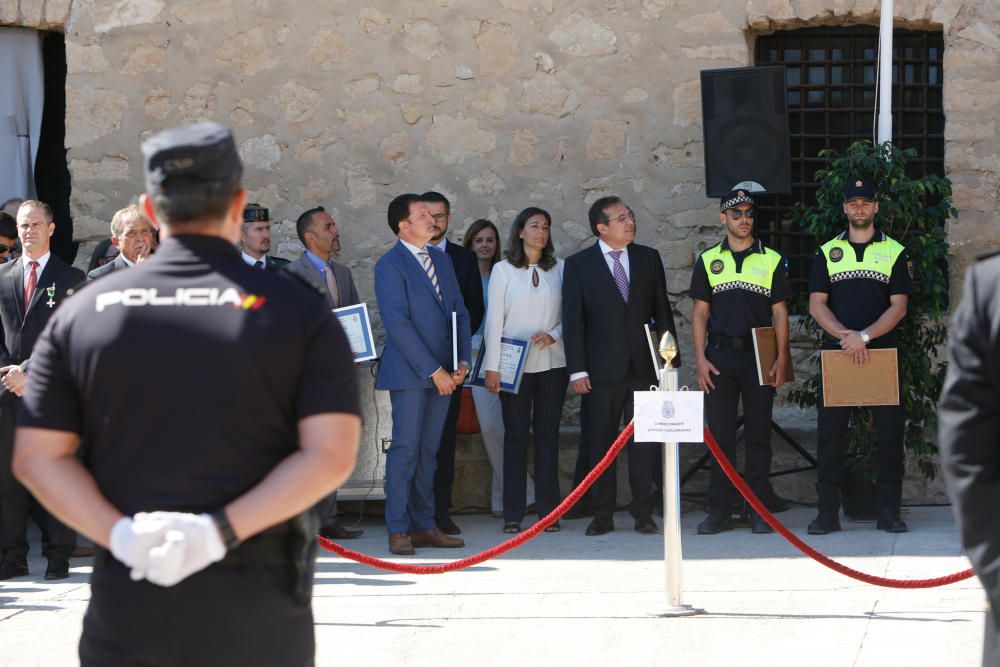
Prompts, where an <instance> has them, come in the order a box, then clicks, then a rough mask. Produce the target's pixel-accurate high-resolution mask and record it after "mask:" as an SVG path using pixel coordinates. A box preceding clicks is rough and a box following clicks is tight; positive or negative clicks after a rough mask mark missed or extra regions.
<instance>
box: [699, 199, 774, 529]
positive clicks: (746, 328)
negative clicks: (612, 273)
mask: <svg viewBox="0 0 1000 667" xmlns="http://www.w3.org/2000/svg"><path fill="white" fill-rule="evenodd" d="M753 204H754V202H753V199H752V198H751V197H750V195H749V194H748V193H747V192H746V191H745V190H734V191H732V192H730V193H729V194H727V195H726V196H725V197H723V198H722V202H721V205H720V209H721V211H720V213H719V219H720V220H721V222H722V224H723V226H724V227H725V229H726V238H724V239H723V240H722V241H721V242H720V243H717V244H716V245H714V246H712V247H711V248H708V249H707V250H705V251H704V252H702V253H701V257H699V258H698V261H697V262H695V266H694V273H693V274H692V276H691V290H690V294H691V298H692V299H693V300H694V312H693V314H692V316H691V333H692V336H693V338H694V349H695V364H696V368H697V373H698V384H699V385H700V386H701V389H702V391H704V392H705V419H706V421H707V422H708V427H709V429H710V430H711V431H712V434H713V435H714V436H715V438H716V439H717V440H718V442H719V444H720V445H721V447H722V449H723V450H724V451H725V452H726V454H727V456H729V457H730V458H732V456H733V453H734V450H735V448H736V421H737V417H736V413H737V408H738V406H739V402H740V398H741V397H742V399H743V421H744V434H745V440H746V446H747V450H746V466H745V471H746V472H745V477H746V480H747V483H748V484H749V485H750V488H751V489H753V491H754V493H756V494H757V496H758V497H759V498H761V499H762V500H763V501H765V502H767V503H768V505H769V507H773V508H774V509H784V508H785V507H786V505H784V501H782V500H781V499H779V498H778V497H777V496H776V495H775V494H774V491H773V490H772V489H771V485H770V483H769V482H768V474H769V473H770V471H771V407H772V405H773V403H774V393H775V388H776V387H780V386H781V385H782V384H783V383H784V381H785V371H786V369H787V368H788V366H789V364H791V360H790V355H789V349H788V303H787V301H788V299H789V297H790V296H791V288H790V286H789V283H788V278H787V276H786V271H785V260H784V258H783V257H782V256H781V254H780V253H778V252H777V251H775V250H774V249H772V248H768V247H767V246H765V245H764V244H763V243H762V242H761V241H760V240H759V239H755V238H754V236H753V222H754V206H753ZM770 326H773V327H774V329H775V335H776V338H777V343H778V356H777V359H776V360H775V362H774V364H773V366H772V367H771V368H769V369H767V371H768V377H767V378H765V381H766V382H768V383H770V384H761V382H760V378H759V377H758V374H757V360H756V355H755V353H754V345H753V339H752V338H751V331H750V330H751V329H753V328H756V327H770ZM737 499H738V497H737V495H736V491H735V489H733V486H732V485H731V484H730V483H729V480H727V479H726V476H725V473H723V472H722V470H721V469H720V468H719V466H718V465H713V466H712V473H711V479H710V480H709V487H708V500H709V514H708V518H706V519H705V520H704V521H702V522H701V523H700V524H699V525H698V533H699V534H701V535H714V534H716V533H720V532H722V531H724V530H731V529H732V527H733V523H732V511H733V505H734V503H735V502H736V500H737ZM783 505H784V506H783ZM751 529H752V530H753V532H754V533H758V534H761V533H770V532H773V531H772V529H771V527H770V526H769V525H768V524H767V522H766V521H764V520H763V519H762V518H761V517H760V515H758V514H757V513H756V512H754V513H753V515H752V516H751Z"/></svg>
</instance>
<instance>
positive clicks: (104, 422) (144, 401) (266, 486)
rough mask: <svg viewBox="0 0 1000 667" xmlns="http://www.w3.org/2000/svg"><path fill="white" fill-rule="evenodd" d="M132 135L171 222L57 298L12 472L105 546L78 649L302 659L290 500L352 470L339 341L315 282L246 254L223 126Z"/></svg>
mask: <svg viewBox="0 0 1000 667" xmlns="http://www.w3.org/2000/svg"><path fill="white" fill-rule="evenodd" d="M142 150H143V154H144V156H145V175H146V193H145V194H143V195H142V197H141V199H140V205H141V206H142V207H143V210H144V212H145V213H146V215H147V216H149V218H150V219H151V220H154V219H155V220H157V221H159V222H160V223H162V225H163V227H162V229H163V230H164V231H165V232H166V234H165V236H166V237H167V238H166V240H165V242H164V243H163V245H162V246H161V247H160V250H159V252H157V254H156V255H154V256H153V257H152V258H151V259H150V260H148V261H147V262H144V263H143V264H141V265H139V266H137V267H135V268H133V269H132V270H130V271H119V272H117V273H113V274H111V275H109V276H107V277H106V278H104V279H102V280H100V281H98V282H95V283H93V284H91V285H89V286H88V287H86V288H84V289H82V290H80V291H79V292H78V293H77V294H76V295H75V296H73V297H72V298H71V299H68V300H67V302H66V303H65V304H64V306H63V307H62V308H60V309H59V310H58V311H57V312H56V313H55V315H54V317H53V318H52V320H51V321H50V323H49V326H48V328H47V329H46V331H45V333H44V334H43V336H42V338H41V339H40V341H39V343H38V345H37V347H36V348H35V354H34V356H33V359H32V361H33V366H32V371H33V373H32V377H31V381H30V383H29V385H28V390H27V392H26V394H25V397H24V409H23V411H22V414H21V417H22V419H21V422H20V424H21V428H20V430H19V432H18V435H17V443H16V454H15V463H14V466H15V473H16V474H17V476H18V477H19V478H20V479H21V480H22V481H23V483H24V484H25V485H26V486H28V487H29V488H30V489H31V490H32V491H33V492H34V493H35V494H36V496H37V497H38V498H39V500H41V501H42V503H44V504H45V505H46V506H47V507H48V508H49V509H50V510H51V511H52V512H53V513H54V514H55V515H57V516H58V517H60V518H61V519H62V520H64V521H65V522H66V523H67V524H69V525H70V526H73V527H74V528H76V529H77V530H79V531H80V532H81V533H83V534H85V535H87V536H88V537H90V538H91V539H92V540H94V542H96V543H97V544H98V545H100V546H101V547H103V549H102V550H101V551H100V552H99V554H98V558H97V560H96V562H95V566H94V573H93V577H92V579H91V600H90V605H89V606H88V608H87V613H86V616H85V618H84V623H83V636H82V638H81V640H80V659H81V662H82V663H83V664H84V665H97V664H100V665H109V664H144V665H177V664H185V665H195V664H198V665H202V664H204V665H222V664H229V665H234V664H240V665H276V664H281V665H306V664H312V662H313V656H314V638H313V623H312V611H311V606H310V603H309V599H310V595H309V593H310V590H311V589H310V585H311V581H312V564H313V557H314V555H315V551H314V546H315V540H314V535H315V532H314V530H313V529H314V528H315V525H312V526H310V525H309V523H310V522H309V521H308V520H307V519H306V518H304V517H308V516H310V515H309V513H308V512H307V510H308V509H309V508H310V507H311V506H312V505H313V504H314V503H315V502H316V501H317V500H319V499H320V498H322V497H323V496H325V495H326V494H328V493H329V492H331V491H332V490H333V489H334V488H336V487H337V486H338V485H339V484H340V483H342V482H343V480H345V479H346V478H347V476H348V475H349V474H350V471H351V469H352V467H353V463H354V457H355V454H356V450H357V444H358V437H359V433H360V417H359V416H358V415H359V405H358V392H357V385H356V373H355V370H354V367H353V361H352V355H351V352H350V348H349V346H348V343H347V341H346V338H345V336H344V333H343V331H342V329H341V327H340V326H339V324H338V323H337V321H336V319H335V318H334V316H333V315H332V314H331V313H330V311H329V308H328V307H327V305H326V303H325V301H324V300H323V299H322V298H321V297H320V296H319V295H318V294H317V293H315V292H312V291H310V290H309V289H308V288H307V287H305V286H304V285H301V284H298V283H296V282H294V281H292V280H291V279H288V278H285V277H282V276H280V275H276V274H273V273H270V272H267V271H255V270H253V269H252V268H251V267H248V266H247V265H246V264H244V263H243V261H242V260H241V259H240V255H239V252H238V251H237V250H236V248H235V245H234V244H235V242H236V240H237V238H238V237H239V233H240V225H241V223H242V222H243V208H244V204H245V202H246V193H245V191H244V190H243V189H242V187H241V185H240V176H241V173H242V165H241V163H240V159H239V157H238V155H237V152H236V146H235V143H234V141H233V135H232V133H231V132H230V131H229V130H228V129H226V128H224V127H222V126H221V125H217V124H215V123H200V124H197V125H191V126H186V127H181V128H175V129H171V130H166V131H164V132H161V133H159V134H157V135H154V136H153V137H151V138H150V139H149V140H148V141H147V142H146V143H145V144H144V145H143V147H142ZM247 359H252V360H253V363H247ZM251 416H252V417H251ZM79 443H82V452H81V454H82V455H81V456H80V458H79V459H77V458H76V457H75V456H74V452H75V450H76V448H77V445H78V444H79Z"/></svg>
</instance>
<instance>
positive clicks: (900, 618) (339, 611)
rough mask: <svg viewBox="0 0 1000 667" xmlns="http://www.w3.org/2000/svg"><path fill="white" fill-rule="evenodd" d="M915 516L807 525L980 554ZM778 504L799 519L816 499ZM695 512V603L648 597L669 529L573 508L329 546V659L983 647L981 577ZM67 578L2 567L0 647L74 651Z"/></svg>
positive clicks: (921, 556)
mask: <svg viewBox="0 0 1000 667" xmlns="http://www.w3.org/2000/svg"><path fill="white" fill-rule="evenodd" d="M904 516H905V518H906V520H907V522H908V523H909V525H910V528H911V532H910V533H906V534H903V535H888V534H886V533H882V532H879V531H876V530H875V529H874V527H873V525H872V524H868V523H845V524H844V528H845V530H844V531H843V532H842V533H839V534H834V535H829V536H825V537H811V538H809V542H810V543H812V544H814V545H816V546H818V547H819V548H820V549H821V550H822V551H824V552H825V553H828V554H830V555H831V556H833V557H835V558H838V559H840V560H842V561H843V562H845V563H847V564H848V565H850V566H852V567H855V568H858V569H861V570H864V571H866V572H870V573H874V574H878V575H882V576H888V577H901V578H930V577H936V576H941V575H944V574H948V573H951V572H954V571H956V570H960V569H964V568H966V567H968V563H967V561H966V560H965V559H964V558H963V557H962V556H961V555H960V552H959V548H958V546H957V536H956V533H955V528H954V523H953V521H952V518H951V513H950V510H949V508H947V507H920V508H910V509H908V510H907V511H906V512H905V514H904ZM780 517H781V518H782V519H783V520H784V521H786V523H787V524H788V525H789V526H791V527H792V528H793V530H795V531H796V533H798V534H800V535H805V528H806V525H807V524H808V522H809V520H810V519H811V518H812V510H808V509H793V510H791V511H789V512H786V513H784V514H782V515H780ZM701 518H702V514H701V513H700V512H696V513H693V514H690V515H688V516H686V517H684V522H683V525H684V550H685V562H684V577H685V580H684V584H685V602H688V603H690V604H692V605H695V606H697V607H701V608H703V609H704V610H705V613H704V614H702V615H699V616H692V617H687V618H658V617H656V616H652V615H650V612H654V611H655V610H656V609H657V607H658V606H659V605H660V604H662V603H663V602H664V599H665V597H664V593H663V562H662V538H661V537H658V536H644V535H638V534H636V533H635V532H633V531H632V525H631V520H630V519H628V518H627V517H626V516H625V515H624V514H619V515H617V532H615V533H612V534H610V535H606V536H602V537H597V538H588V537H585V536H584V534H583V531H584V528H585V527H586V521H584V520H581V521H565V522H563V526H564V528H563V531H562V532H560V533H557V534H543V535H541V536H539V537H538V538H536V539H535V540H533V541H531V542H529V543H528V544H527V545H525V546H524V547H522V548H521V549H518V550H517V551H515V552H512V553H511V554H509V555H507V556H504V557H502V558H500V559H497V560H494V561H490V562H487V563H483V564H482V565H480V566H477V567H474V568H471V569H469V570H466V571H463V572H457V573H452V574H447V575H435V576H414V575H398V574H391V573H387V572H383V571H379V570H374V569H371V568H368V567H365V566H362V565H359V564H356V563H353V562H349V561H344V560H342V559H340V558H337V557H333V556H332V555H327V554H324V555H323V556H322V558H321V559H320V562H319V564H318V571H317V575H316V584H317V586H316V598H315V602H314V609H315V617H316V635H317V641H318V655H317V664H319V665H335V664H344V663H345V662H347V663H349V664H352V665H385V664H404V665H435V666H449V665H456V666H459V665H461V666H462V667H468V665H546V666H550V665H602V666H604V665H608V664H629V665H668V664H669V665H726V666H729V665H740V666H742V665H789V666H794V667H803V666H806V665H808V666H823V665H830V666H838V667H839V666H842V665H857V666H867V665H872V666H876V665H877V666H878V667H884V666H885V665H892V664H898V665H907V667H918V666H921V665H927V666H928V667H941V666H944V665H948V666H950V665H976V664H978V663H979V656H980V646H981V634H982V626H983V607H984V597H983V593H982V589H981V588H980V586H979V584H978V582H977V581H976V580H975V579H973V580H969V581H965V582H961V583H959V584H955V585H952V586H948V587H944V588H938V589H932V590H920V591H904V590H894V589H887V588H877V587H873V586H868V585H866V584H862V583H859V582H855V581H853V580H851V579H847V578H844V577H842V576H841V575H838V574H836V573H834V572H831V571H829V570H827V569H825V568H823V567H822V566H820V565H817V564H816V563H814V562H812V561H811V560H809V559H808V558H805V557H804V556H801V555H800V554H798V552H796V551H794V550H793V549H792V548H791V547H790V546H789V545H788V544H786V543H785V541H784V540H783V539H782V538H781V537H779V536H777V535H763V536H761V535H751V534H750V533H749V531H748V530H746V529H738V530H736V531H733V532H730V533H723V534H721V535H717V536H710V537H706V536H697V535H695V534H694V527H695V525H696V524H697V522H698V521H699V520H700V519H701ZM458 522H459V524H460V525H461V526H462V528H463V530H464V537H465V538H466V541H467V542H468V545H469V546H468V547H467V548H466V549H458V550H454V551H449V552H445V551H441V550H424V549H422V550H420V552H418V554H419V555H418V557H417V558H416V559H413V560H412V562H440V559H442V558H451V557H460V556H464V555H469V554H472V553H474V552H477V551H479V550H481V549H484V548H488V547H490V546H492V545H493V544H496V543H497V542H499V541H501V540H502V539H503V536H502V534H501V532H500V520H498V519H493V518H491V517H489V516H473V517H458ZM364 527H365V528H366V530H367V534H366V535H365V537H364V538H362V539H360V540H356V541H354V542H352V543H351V544H350V546H351V547H354V548H357V549H358V550H359V551H364V552H366V553H371V554H373V555H377V556H385V555H387V550H386V542H385V534H384V529H383V528H382V526H381V525H379V524H378V523H375V522H373V523H371V524H366V525H364ZM73 564H74V565H75V567H74V568H73V575H72V576H71V577H70V579H69V580H67V581H64V582H57V583H46V582H44V580H43V579H42V577H41V573H42V572H43V571H44V563H43V562H42V561H41V560H40V559H35V560H33V561H32V562H31V567H32V575H31V576H29V577H27V578H24V579H17V580H13V581H7V582H3V583H0V664H2V665H4V667H11V666H15V665H16V666H21V665H70V664H74V663H75V650H76V642H77V639H78V636H79V632H80V619H81V616H82V614H83V612H84V609H85V606H86V602H87V597H88V588H87V584H86V580H87V573H88V572H89V569H90V568H89V566H87V565H86V561H80V560H77V561H74V562H73Z"/></svg>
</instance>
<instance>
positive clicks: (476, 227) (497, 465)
mask: <svg viewBox="0 0 1000 667" xmlns="http://www.w3.org/2000/svg"><path fill="white" fill-rule="evenodd" d="M462 245H463V246H465V247H466V248H468V249H469V250H471V251H472V252H474V253H475V254H476V259H477V260H479V275H480V277H481V279H482V281H483V303H484V304H486V309H487V311H488V310H489V308H490V303H489V298H490V297H489V285H490V272H491V271H493V265H494V264H496V263H497V262H499V261H500V232H499V230H497V227H496V225H494V224H493V223H492V222H490V221H489V220H485V219H479V220H476V221H475V222H473V223H472V224H471V225H469V229H467V230H466V232H465V237H464V238H463V239H462ZM485 330H486V320H485V319H484V320H483V323H482V324H480V325H479V330H478V331H476V332H475V333H473V334H472V356H473V357H474V358H478V355H479V350H480V348H481V347H482V345H483V333H484V331H485ZM472 400H473V401H474V402H475V404H476V418H477V419H478V421H479V435H480V437H481V438H482V439H483V448H484V449H485V450H486V457H487V458H488V459H489V461H490V467H491V468H492V469H493V480H492V485H491V492H490V509H491V511H492V512H493V516H496V517H501V516H503V414H502V412H501V409H500V397H499V396H498V395H497V394H495V393H493V392H490V391H489V390H487V389H486V388H485V387H478V386H473V387H472ZM534 502H535V484H534V482H532V480H531V476H530V475H529V476H528V497H527V503H528V504H529V505H531V504H533V503H534Z"/></svg>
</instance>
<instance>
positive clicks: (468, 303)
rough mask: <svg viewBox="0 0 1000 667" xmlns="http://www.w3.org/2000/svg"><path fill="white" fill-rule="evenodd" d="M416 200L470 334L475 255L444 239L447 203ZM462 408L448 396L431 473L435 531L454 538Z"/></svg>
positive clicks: (434, 195)
mask: <svg viewBox="0 0 1000 667" xmlns="http://www.w3.org/2000/svg"><path fill="white" fill-rule="evenodd" d="M420 199H421V200H422V201H424V202H426V203H427V205H428V207H429V209H430V213H431V215H432V216H434V229H435V231H434V236H433V237H431V240H430V242H429V243H428V245H431V246H435V247H437V248H438V249H440V250H443V251H445V252H446V253H448V257H450V258H451V263H452V266H454V267H455V277H456V278H458V287H459V289H460V290H461V292H462V300H463V301H464V302H465V309H466V310H468V311H469V321H470V324H471V331H472V332H473V333H475V332H476V331H478V330H479V325H480V324H481V323H482V321H483V316H484V315H485V314H486V307H485V306H484V305H483V282H482V278H480V277H479V261H478V260H477V259H476V255H475V253H473V252H472V251H471V250H469V249H468V248H465V247H463V246H460V245H458V244H457V243H452V242H451V241H449V240H448V238H447V234H448V224H449V223H450V222H451V202H449V201H448V198H447V197H445V196H444V195H443V194H441V193H440V192H433V191H431V192H425V193H424V194H422V195H420ZM461 405H462V392H461V390H459V391H456V392H454V393H452V395H451V405H450V406H449V407H448V417H447V419H446V420H445V422H444V431H442V433H441V448H440V449H438V453H437V472H435V473H434V504H435V520H436V521H437V525H438V528H440V529H441V530H442V531H443V532H444V533H445V534H446V535H458V534H460V533H461V532H462V531H461V530H460V529H459V527H458V526H456V525H455V522H454V521H452V520H451V516H450V515H449V510H450V509H451V489H452V486H453V485H454V482H455V426H456V424H457V423H458V411H459V408H460V407H461Z"/></svg>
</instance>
